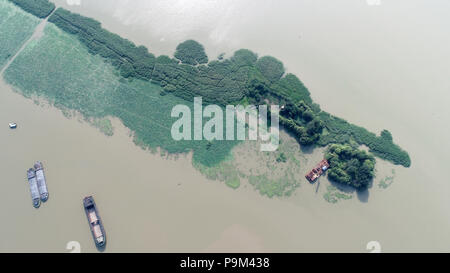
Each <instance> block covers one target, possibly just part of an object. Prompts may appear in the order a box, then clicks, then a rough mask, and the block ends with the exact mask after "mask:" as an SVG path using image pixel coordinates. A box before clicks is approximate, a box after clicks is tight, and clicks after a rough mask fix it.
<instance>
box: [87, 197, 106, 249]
mask: <svg viewBox="0 0 450 273" xmlns="http://www.w3.org/2000/svg"><path fill="white" fill-rule="evenodd" d="M83 207H84V211H85V213H86V217H87V220H88V224H89V228H90V229H91V234H92V238H93V239H94V243H95V245H96V247H97V248H98V249H100V250H102V249H104V248H105V246H106V233H105V229H104V227H103V222H102V219H101V217H100V214H99V213H98V209H97V205H96V204H95V201H94V198H93V197H92V196H88V197H85V198H84V199H83Z"/></svg>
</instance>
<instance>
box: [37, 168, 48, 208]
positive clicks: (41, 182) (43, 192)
mask: <svg viewBox="0 0 450 273" xmlns="http://www.w3.org/2000/svg"><path fill="white" fill-rule="evenodd" d="M34 169H35V171H36V180H37V185H38V189H39V194H40V197H41V201H42V202H45V201H47V200H48V189H47V181H46V180H45V174H44V167H43V165H42V163H41V162H39V161H38V162H36V164H34Z"/></svg>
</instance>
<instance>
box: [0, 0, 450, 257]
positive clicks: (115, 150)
mask: <svg viewBox="0 0 450 273" xmlns="http://www.w3.org/2000/svg"><path fill="white" fill-rule="evenodd" d="M56 2H58V3H64V2H65V1H62V0H61V1H59V0H58V1H56ZM81 2H82V5H81V6H79V7H76V6H72V7H70V9H72V10H74V11H77V12H80V13H82V14H84V15H88V16H92V17H94V18H97V19H98V20H100V21H101V22H103V23H104V25H105V26H106V27H107V28H108V29H110V30H112V31H114V32H117V33H119V34H120V35H123V36H125V37H127V38H129V39H131V40H133V41H135V42H137V43H138V44H145V45H146V46H148V47H149V48H150V50H151V51H152V52H155V53H157V54H171V53H173V51H174V49H175V47H176V45H177V44H178V43H179V42H180V41H183V40H184V39H187V38H194V39H196V40H198V41H200V42H201V43H203V44H204V45H205V47H206V49H207V51H208V53H209V55H210V56H211V57H212V58H214V56H217V55H218V54H219V53H221V52H227V53H230V52H232V51H233V50H235V49H238V48H250V49H252V50H254V51H255V52H258V53H260V54H269V55H273V56H276V57H278V58H279V59H280V60H282V61H283V62H284V63H285V65H286V67H287V69H288V70H289V71H290V72H293V73H295V74H297V75H299V76H300V77H301V79H302V80H303V81H304V82H305V84H306V85H307V86H308V87H309V88H310V90H311V92H312V96H313V98H314V99H315V100H316V101H317V102H318V103H320V104H321V105H322V107H323V108H324V109H325V110H327V111H329V112H331V113H333V114H336V115H338V116H341V117H343V118H346V119H348V120H350V121H352V122H355V123H357V124H360V125H363V126H364V127H366V128H369V129H371V130H373V131H380V130H381V129H384V128H386V129H389V130H390V131H392V133H393V135H394V138H395V139H396V141H397V142H398V143H399V144H400V145H401V146H402V147H404V148H405V149H406V150H407V151H409V152H410V155H411V157H412V162H413V165H412V167H411V168H409V169H405V168H401V167H395V170H396V177H395V182H394V183H393V184H392V185H391V186H390V187H389V188H388V189H386V190H380V189H378V187H377V186H376V185H375V187H374V188H373V189H371V190H370V192H369V194H368V196H359V198H354V199H352V200H349V201H342V202H340V203H338V204H336V205H331V204H328V203H326V202H325V201H324V200H323V198H322V195H321V194H315V187H313V186H310V185H307V184H302V186H301V188H299V189H298V190H297V192H296V194H295V195H294V196H293V197H291V198H289V199H285V200H278V199H274V200H270V199H268V198H265V197H261V196H259V195H258V193H256V192H254V191H253V190H252V189H251V187H250V186H244V187H242V188H241V189H239V190H237V191H233V190H231V189H228V188H227V187H226V186H224V185H223V184H220V183H218V182H211V181H208V180H206V179H205V178H203V177H202V176H201V174H199V173H198V172H197V171H196V170H194V169H193V168H192V167H191V164H190V161H189V159H187V158H186V159H183V158H182V159H179V160H177V161H174V160H165V159H162V158H161V157H160V156H159V155H152V154H149V153H148V152H145V151H142V150H141V149H140V148H138V147H136V146H135V145H134V144H133V143H132V142H131V140H130V138H129V137H128V132H127V130H126V129H125V128H123V127H122V126H121V125H120V124H119V123H117V122H116V124H115V127H116V134H115V136H114V137H110V138H108V137H105V136H104V135H102V134H101V133H99V132H98V130H97V129H95V128H92V127H91V126H89V125H87V124H85V123H80V122H78V121H77V120H76V119H70V120H68V119H66V118H65V117H64V116H63V115H62V114H61V113H60V112H59V111H58V110H55V109H53V108H48V107H41V106H37V105H35V104H33V102H32V101H31V100H28V99H25V98H23V97H21V96H20V95H18V94H16V93H13V92H12V91H11V90H10V88H8V87H7V86H5V85H4V84H2V85H1V86H0V90H1V92H0V102H1V107H0V125H1V124H4V126H0V128H2V129H0V138H1V141H0V148H1V149H0V151H1V153H0V160H1V162H2V164H1V166H0V171H1V172H2V174H3V176H2V177H3V178H2V180H1V181H0V183H1V186H2V193H3V197H2V198H1V199H0V216H1V217H2V219H4V222H3V223H4V224H3V225H2V227H1V232H0V251H57V252H60V251H61V252H62V251H66V250H65V245H66V243H67V242H68V241H79V242H80V243H81V245H82V251H94V247H93V243H92V239H91V235H90V233H89V229H88V226H87V221H86V219H85V215H84V212H83V209H82V205H81V199H82V198H83V197H84V196H85V195H87V194H94V195H95V197H96V200H97V203H98V206H99V209H100V213H101V214H102V217H103V220H104V222H105V228H106V231H107V235H108V239H109V241H108V247H107V251H151V252H157V251H366V249H365V247H366V244H367V242H369V241H372V240H377V241H379V242H380V243H381V246H382V250H383V251H449V250H450V247H449V246H450V233H449V230H450V212H449V210H448V208H449V205H450V201H449V198H448V196H449V194H450V185H449V183H448V179H447V178H446V175H445V173H444V172H442V170H445V169H446V165H447V164H446V163H447V162H448V159H447V158H446V155H447V154H448V153H449V152H450V145H449V144H448V142H447V141H446V138H447V136H448V135H449V133H450V129H449V126H447V124H448V123H449V122H450V110H449V108H448V107H447V106H446V104H447V102H448V101H449V99H450V95H449V92H448V90H449V88H450V78H449V77H448V67H447V65H448V63H449V61H450V53H449V51H448V48H449V46H450V41H449V39H450V38H449V37H448V35H446V34H447V30H448V27H449V26H450V19H449V17H448V16H446V14H445V10H448V8H449V5H450V3H448V1H438V0H435V1H418V0H416V1H406V0H398V1H383V0H382V2H381V5H380V6H369V5H367V4H366V2H365V1H357V0H352V1H350V0H347V1H331V0H328V1H325V0H323V1H250V0H247V1H242V0H239V1H237V0H236V1H226V2H225V1H210V0H209V1H206V0H197V1H143V0H141V1H137V0H133V1H132V5H131V4H130V3H131V1H125V0H115V1H111V0H95V1H87V0H82V1H81ZM10 121H15V122H17V123H19V126H20V128H19V129H18V130H17V131H10V130H9V129H8V128H7V124H8V122H10ZM320 157H321V155H320V154H319V153H317V152H316V153H314V154H313V155H312V159H311V160H312V161H313V160H314V159H319V158H320ZM35 160H43V162H44V164H45V166H47V177H48V184H49V190H50V195H51V197H50V200H49V201H48V203H46V204H44V205H43V206H42V207H41V209H39V210H35V209H33V208H32V206H31V200H30V197H29V190H28V186H27V182H26V180H25V170H26V168H28V167H29V166H30V165H31V164H32V163H33V162H34V161H35ZM392 168H394V167H393V166H392V165H391V164H388V163H385V162H380V164H378V172H379V177H378V178H377V180H378V179H379V178H382V177H383V176H384V175H386V174H388V173H389V172H390V171H391V169H392ZM179 183H181V185H180V186H178V184H179ZM325 185H326V184H325V183H324V184H323V185H321V187H324V186H325Z"/></svg>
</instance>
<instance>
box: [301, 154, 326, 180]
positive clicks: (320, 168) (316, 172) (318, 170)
mask: <svg viewBox="0 0 450 273" xmlns="http://www.w3.org/2000/svg"><path fill="white" fill-rule="evenodd" d="M329 167H330V163H328V160H326V159H324V160H322V161H320V162H319V164H317V166H316V167H315V168H314V169H312V170H311V171H310V172H309V173H308V174H307V175H306V176H305V177H306V179H308V181H309V182H311V183H314V182H315V181H316V180H317V179H318V178H319V177H320V176H321V175H322V174H323V173H324V172H325V171H326V170H328V168H329Z"/></svg>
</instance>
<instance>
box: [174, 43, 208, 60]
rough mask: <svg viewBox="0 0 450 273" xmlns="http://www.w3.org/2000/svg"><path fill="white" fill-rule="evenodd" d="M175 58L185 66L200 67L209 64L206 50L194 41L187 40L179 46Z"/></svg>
mask: <svg viewBox="0 0 450 273" xmlns="http://www.w3.org/2000/svg"><path fill="white" fill-rule="evenodd" d="M174 56H175V58H177V59H178V60H180V61H181V62H182V63H184V64H190V65H198V64H206V63H208V56H206V53H205V48H204V47H203V46H202V45H201V44H199V43H198V42H196V41H194V40H187V41H185V42H183V43H181V44H179V45H178V46H177V50H176V51H175V55H174Z"/></svg>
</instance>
